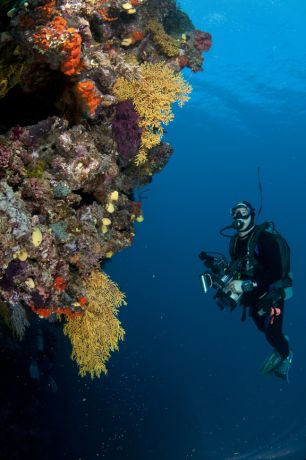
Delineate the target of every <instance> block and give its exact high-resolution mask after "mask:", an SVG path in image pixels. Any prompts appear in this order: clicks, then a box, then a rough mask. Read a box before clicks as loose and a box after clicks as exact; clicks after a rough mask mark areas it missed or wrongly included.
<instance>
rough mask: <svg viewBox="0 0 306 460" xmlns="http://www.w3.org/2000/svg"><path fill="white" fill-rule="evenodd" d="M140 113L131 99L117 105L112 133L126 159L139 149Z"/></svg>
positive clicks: (119, 150)
mask: <svg viewBox="0 0 306 460" xmlns="http://www.w3.org/2000/svg"><path fill="white" fill-rule="evenodd" d="M138 121H139V115H138V114H137V112H136V111H135V109H134V106H133V103H132V101H130V100H127V101H123V102H120V103H119V104H117V105H116V114H115V117H114V119H113V121H112V133H113V136H114V139H115V141H116V143H117V149H118V152H119V153H120V155H121V156H122V158H123V159H124V160H125V161H128V160H130V158H132V157H133V156H134V155H135V154H136V153H137V151H138V149H139V147H140V141H141V132H142V130H141V128H140V127H139V125H138Z"/></svg>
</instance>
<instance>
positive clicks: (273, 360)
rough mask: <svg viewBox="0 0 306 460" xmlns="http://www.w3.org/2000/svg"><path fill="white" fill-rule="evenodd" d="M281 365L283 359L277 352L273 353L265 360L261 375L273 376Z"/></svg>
mask: <svg viewBox="0 0 306 460" xmlns="http://www.w3.org/2000/svg"><path fill="white" fill-rule="evenodd" d="M280 363H281V357H280V355H279V354H278V353H277V351H275V350H274V351H273V352H272V353H271V355H270V356H268V358H266V359H265V361H264V362H263V364H262V366H261V368H260V373H261V374H262V375H269V374H272V372H273V371H274V370H275V369H276V368H277V367H278V366H279V364H280Z"/></svg>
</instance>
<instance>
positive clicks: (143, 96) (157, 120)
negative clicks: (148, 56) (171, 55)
mask: <svg viewBox="0 0 306 460" xmlns="http://www.w3.org/2000/svg"><path fill="white" fill-rule="evenodd" d="M113 91H114V94H115V95H116V97H117V98H118V100H119V101H124V100H126V99H131V100H132V101H133V104H134V107H135V110H136V111H137V113H138V114H139V116H140V122H139V125H140V127H141V128H142V129H143V132H142V138H141V148H140V151H139V153H138V155H137V156H136V162H137V163H138V164H142V163H144V162H145V161H146V159H147V152H148V150H149V149H151V148H152V147H154V146H156V145H158V144H159V143H160V141H161V138H162V135H163V125H167V124H168V123H169V122H170V121H172V120H173V117H174V115H173V113H172V110H171V107H172V104H173V103H174V102H178V104H179V105H180V106H182V105H183V104H184V103H185V102H186V101H187V100H188V99H189V97H188V94H189V93H190V92H191V87H190V85H188V84H187V83H186V82H185V80H184V79H183V77H182V76H181V75H180V74H175V73H174V71H173V70H172V69H171V68H170V67H169V66H168V65H167V64H165V63H164V62H160V63H158V64H151V63H145V64H142V65H141V79H140V80H131V81H129V80H127V79H126V78H122V77H121V78H119V79H118V80H117V81H116V83H115V85H114V87H113Z"/></svg>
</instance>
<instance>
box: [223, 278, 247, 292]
mask: <svg viewBox="0 0 306 460" xmlns="http://www.w3.org/2000/svg"><path fill="white" fill-rule="evenodd" d="M243 283H244V282H243V281H242V280H233V281H231V282H230V283H229V285H228V286H227V288H228V290H229V291H231V292H233V293H234V294H242V293H243V288H242V285H243Z"/></svg>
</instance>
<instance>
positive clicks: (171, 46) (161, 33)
mask: <svg viewBox="0 0 306 460" xmlns="http://www.w3.org/2000/svg"><path fill="white" fill-rule="evenodd" d="M147 30H149V31H150V32H151V33H152V35H153V41H154V42H155V43H156V45H158V47H159V48H160V50H161V51H162V53H164V54H165V55H166V56H168V57H174V56H178V55H179V52H180V49H179V45H178V42H177V41H176V40H175V39H174V38H173V37H171V36H170V35H168V34H167V33H166V32H165V29H164V27H163V25H162V24H160V23H159V22H157V21H156V20H155V19H152V20H151V21H149V23H148V25H147Z"/></svg>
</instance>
